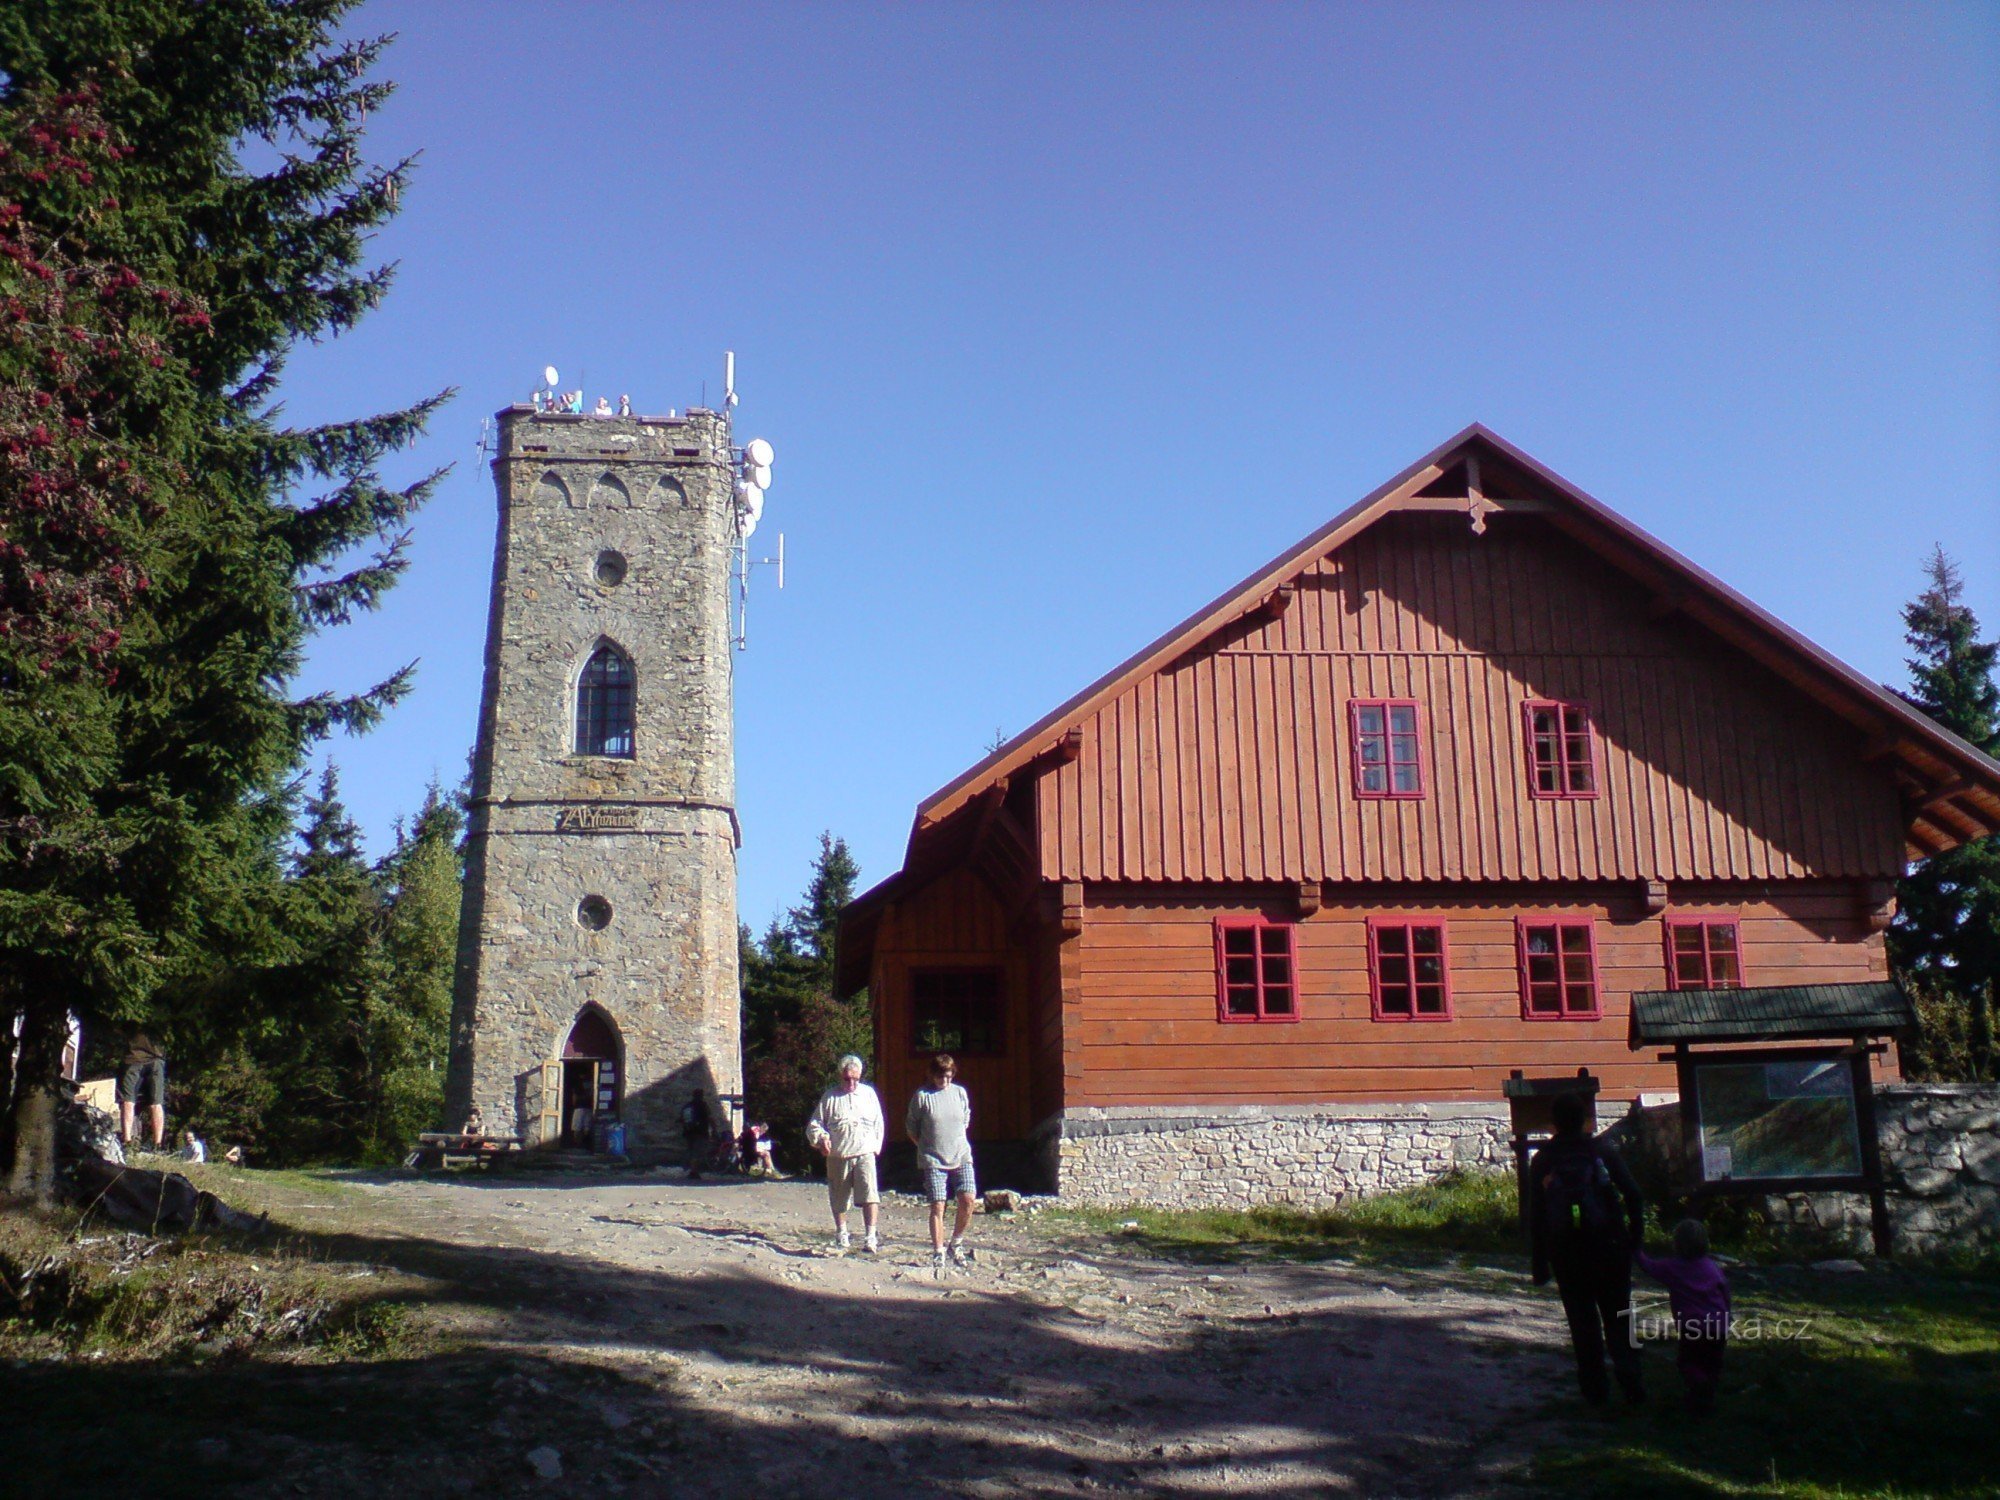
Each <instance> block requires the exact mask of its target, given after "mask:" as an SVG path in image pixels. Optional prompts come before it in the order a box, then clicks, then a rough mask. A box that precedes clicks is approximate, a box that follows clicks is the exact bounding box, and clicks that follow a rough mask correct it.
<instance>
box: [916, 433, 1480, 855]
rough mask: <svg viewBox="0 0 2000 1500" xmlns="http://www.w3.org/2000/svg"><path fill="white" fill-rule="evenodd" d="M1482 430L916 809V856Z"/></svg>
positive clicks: (1449, 446) (1438, 469)
mask: <svg viewBox="0 0 2000 1500" xmlns="http://www.w3.org/2000/svg"><path fill="white" fill-rule="evenodd" d="M1482 430H1483V429H1480V428H1477V427H1473V428H1467V429H1466V431H1465V432H1463V433H1461V434H1459V435H1458V436H1457V437H1454V438H1453V439H1452V440H1451V441H1450V442H1447V443H1445V444H1443V445H1441V446H1440V447H1439V448H1437V449H1436V450H1434V451H1433V452H1431V453H1429V454H1426V455H1425V456H1424V457H1423V458H1420V459H1418V460H1417V462H1416V463H1414V464H1412V465H1411V466H1410V467H1409V468H1407V469H1405V470H1404V471H1403V472H1402V473H1400V474H1398V475H1397V476H1396V477H1395V478H1394V479H1391V480H1390V481H1389V482H1388V483H1387V484H1384V485H1382V486H1381V487H1380V488H1379V489H1377V490H1375V491H1374V492H1373V493H1372V494H1369V495H1367V496H1365V497H1364V498H1363V499H1361V500H1359V501H1357V502H1356V503H1355V504H1353V505H1351V506H1349V507H1348V508H1347V509H1346V510H1344V511H1342V512H1341V513H1340V514H1339V515H1337V516H1335V517H1334V518H1333V519H1332V520H1331V521H1329V522H1327V524H1326V525H1324V526H1322V527H1321V528H1320V529H1319V530H1318V531H1315V532H1314V533H1313V534H1312V535H1311V536H1310V537H1308V538H1306V540H1305V541H1303V542H1301V543H1300V544H1299V545H1297V546H1295V547H1292V548H1290V549H1288V550H1287V551H1286V552H1285V553H1284V554H1283V555H1282V556H1280V557H1277V558H1274V559H1273V560H1272V561H1271V562H1269V563H1267V564H1265V565H1264V566H1263V567H1261V568H1259V569H1258V570H1257V571H1256V572H1254V573H1252V574H1251V575H1250V576H1249V577H1247V578H1245V579H1244V580H1243V581H1242V582H1240V583H1238V584H1236V585H1235V586H1234V587H1232V588H1229V589H1226V590H1224V591H1223V592H1222V593H1221V594H1219V595H1217V596H1216V597H1215V598H1214V599H1212V600H1210V601H1209V602H1208V603H1207V604H1205V605H1203V606H1202V607H1201V608H1200V609H1198V610H1196V611H1195V612H1194V613H1193V614H1191V615H1189V616H1188V617H1187V618H1186V619H1185V620H1182V621H1181V622H1180V624H1178V625H1176V626H1174V627H1173V628H1172V629H1171V630H1169V631H1167V632H1166V633H1165V634H1164V635H1162V636H1160V637H1158V638H1157V639H1156V640H1154V641H1153V642H1152V643H1151V644H1150V645H1147V646H1144V647H1142V648H1141V649H1140V650H1139V651H1138V652H1136V653H1135V654H1134V655H1132V656H1130V657H1127V658H1126V659H1125V660H1124V661H1123V662H1121V663H1120V664H1119V665H1117V666H1115V667H1113V668H1112V669H1111V670H1110V671H1109V672H1107V673H1105V674H1104V675H1103V676H1102V677H1100V678H1098V679H1097V681H1095V682H1093V683H1091V684H1090V686H1088V687H1086V688H1084V689H1083V690H1082V691H1081V692H1079V693H1077V694H1076V695H1075V696H1073V697H1071V698H1070V699H1069V700H1068V701H1067V702H1065V703H1063V704H1062V705H1061V706H1060V707H1059V708H1057V709H1055V710H1054V711H1053V712H1051V713H1048V714H1045V715H1043V716H1042V717H1041V718H1040V719H1037V720H1036V721H1035V722H1034V723H1033V724H1031V725H1030V726H1028V728H1026V729H1024V730H1022V731H1021V733H1019V734H1017V735H1015V736H1014V738H1013V739H1011V740H1009V741H1007V743H1006V744H1004V745H1002V746H1001V747H1000V748H999V749H997V750H995V751H994V752H993V753H992V754H991V755H989V756H987V757H986V758H985V759H984V760H982V761H980V762H979V763H977V764H976V765H974V766H971V767H970V768H968V769H967V770H966V771H965V772H963V773H962V774H961V775H959V776H957V777H955V778H954V779H953V780H951V781H949V782H947V783H946V784H945V785H944V786H942V787H940V788H938V790H937V791H935V792H933V793H931V795H930V796H928V797H926V798H925V799H924V800H923V802H921V803H920V804H918V807H917V820H916V826H915V827H914V828H913V829H911V832H910V841H911V848H912V849H913V850H914V849H915V847H916V843H917V841H918V839H919V837H920V836H922V835H923V834H925V833H926V832H927V831H928V830H929V829H930V828H932V827H934V826H936V825H937V824H939V823H941V822H943V821H944V820H945V819H946V818H949V817H950V816H951V815H952V814H953V813H955V812H957V811H958V810H959V809H960V808H961V807H963V806H964V805H965V804H966V802H967V801H969V800H970V799H971V798H972V797H974V796H975V795H977V793H978V792H979V790H980V789H981V787H982V786H984V785H985V784H986V783H987V782H990V781H992V780H994V779H995V778H998V777H1003V776H1010V775H1012V774H1014V773H1015V772H1017V771H1019V770H1021V769H1022V768H1023V767H1025V766H1026V765H1028V764H1029V763H1030V762H1031V761H1034V760H1036V759H1038V758H1039V757H1040V756H1042V755H1045V754H1049V753H1051V752H1053V751H1058V750H1059V749H1060V746H1061V742H1062V740H1063V737H1064V735H1065V734H1066V733H1067V732H1068V730H1070V729H1071V728H1073V727H1075V722H1076V721H1077V720H1079V719H1081V718H1084V717H1086V716H1087V715H1088V713H1089V712H1090V710H1091V709H1092V708H1093V707H1094V706H1095V705H1096V704H1097V703H1098V702H1099V701H1101V700H1104V699H1107V698H1110V697H1113V696H1115V695H1116V694H1118V693H1120V692H1123V691H1124V690H1125V689H1126V688H1127V687H1129V686H1131V684H1133V683H1134V682H1137V681H1138V680H1139V679H1140V678H1142V677H1145V676H1147V675H1148V674H1150V673H1152V672H1154V671H1156V670H1158V669H1159V668H1160V667H1163V666H1165V665H1166V664H1167V663H1169V662H1171V661H1172V660H1173V659H1174V658H1175V657H1177V656H1179V655H1180V654H1181V653H1182V652H1184V651H1186V650H1188V649H1189V648H1190V647H1192V646H1194V645H1197V644H1198V643H1199V642H1201V641H1202V640H1203V639H1205V638H1206V637H1207V636H1209V635H1210V634H1212V633H1213V632H1214V631H1215V629H1216V627H1217V626H1218V625H1220V624H1223V623H1226V622H1228V621H1230V620H1233V619H1235V618H1236V617H1237V616H1239V615H1244V614H1248V613H1250V612H1251V611H1253V610H1255V609H1258V608H1259V607H1260V606H1262V605H1263V604H1264V602H1265V600H1266V599H1267V598H1268V597H1269V596H1270V595H1271V594H1272V593H1273V592H1275V591H1276V589H1277V588H1278V586H1279V585H1280V584H1281V583H1283V582H1285V581H1286V579H1287V578H1288V577H1289V576H1290V575H1291V574H1292V573H1294V572H1296V571H1297V570H1298V568H1299V567H1300V566H1301V565H1302V564H1303V563H1304V562H1305V561H1306V560H1308V559H1310V558H1312V557H1314V556H1318V555H1321V554H1324V553H1327V552H1331V551H1332V550H1333V549H1334V548H1336V547H1339V546H1340V545H1342V544H1343V543H1344V542H1346V541H1347V540H1348V539H1349V538H1350V537H1353V536H1355V535H1357V534H1358V533H1360V532H1361V531H1363V530H1365V529H1366V528H1367V527H1368V526H1369V525H1371V524H1373V522H1374V521H1375V520H1376V519H1377V518H1378V517H1380V516H1381V515H1383V514H1385V513H1387V512H1388V511H1390V510H1392V509H1395V508H1396V506H1395V502H1396V501H1398V500H1400V499H1404V498H1407V497H1409V496H1412V495H1414V494H1415V492H1416V491H1418V490H1420V489H1422V488H1424V487H1425V486H1426V485H1428V484H1430V483H1431V482H1432V481H1434V480H1435V479H1437V478H1438V477H1439V476H1440V475H1441V474H1443V473H1444V471H1445V469H1446V467H1447V465H1446V464H1444V463H1442V462H1440V460H1441V459H1442V458H1443V457H1444V456H1445V455H1448V454H1450V453H1452V452H1453V451H1455V450H1456V449H1457V448H1459V447H1461V446H1463V444H1464V443H1465V441H1466V440H1467V439H1468V438H1469V437H1470V436H1472V435H1473V434H1474V433H1476V432H1479V431H1482ZM1456 504H1457V507H1458V508H1459V509H1461V510H1462V509H1463V508H1464V505H1465V502H1463V501H1458V502H1456Z"/></svg>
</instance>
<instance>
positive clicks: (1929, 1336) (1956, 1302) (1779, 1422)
mask: <svg viewBox="0 0 2000 1500" xmlns="http://www.w3.org/2000/svg"><path fill="white" fill-rule="evenodd" d="M1734 1281H1735V1299H1736V1312H1737V1319H1738V1324H1739V1330H1740V1331H1745V1324H1746V1320H1748V1326H1749V1328H1750V1329H1759V1328H1770V1327H1772V1326H1773V1323H1774V1320H1777V1319H1785V1320H1788V1322H1789V1325H1790V1328H1791V1330H1792V1331H1794V1332H1799V1331H1800V1330H1801V1328H1802V1332H1800V1336H1798V1337H1796V1338H1792V1339H1777V1338H1769V1339H1759V1338H1751V1337H1740V1338H1738V1339H1737V1340H1736V1341H1734V1342H1733V1343H1732V1344H1731V1346H1730V1348H1729V1352H1728V1355H1727V1357H1726V1363H1725V1368H1724V1383H1723V1391H1722V1397H1721V1400H1720V1401H1719V1403H1718V1406H1717V1409H1716V1411H1715V1412H1714V1413H1713V1414H1712V1415H1710V1416H1708V1417H1705V1418H1700V1419H1695V1418H1690V1417H1688V1416H1686V1415H1684V1414H1683V1412H1682V1411H1681V1409H1680V1406H1679V1396H1680V1380H1679V1376H1678V1374H1677V1373H1676V1371H1675V1370H1674V1368H1673V1360H1672V1354H1671V1345H1667V1346H1665V1347H1664V1348H1661V1349H1656V1350H1653V1351H1652V1352H1650V1353H1649V1356H1648V1362H1647V1377H1648V1388H1649V1392H1650V1395H1651V1398H1652V1399H1651V1401H1650V1402H1649V1404H1648V1405H1646V1406H1644V1407H1642V1408H1639V1409H1636V1410H1624V1411H1614V1412H1611V1413H1608V1414H1607V1415H1605V1416H1604V1417H1603V1418H1601V1419H1597V1420H1594V1421H1590V1422H1588V1423H1586V1424H1584V1425H1582V1426H1580V1427H1579V1428H1578V1430H1576V1431H1575V1432H1574V1433H1572V1435H1571V1436H1570V1438H1569V1439H1568V1440H1566V1441H1564V1442H1562V1443H1560V1444H1557V1445H1555V1446H1553V1447H1551V1448H1549V1449H1547V1450H1545V1451H1544V1452H1543V1453H1542V1454H1541V1456H1540V1457H1539V1458H1538V1459H1537V1460H1536V1461H1535V1463H1534V1465H1533V1468H1532V1471H1531V1474H1530V1476H1529V1487H1530V1488H1531V1489H1532V1490H1533V1492H1534V1493H1536V1494H1548V1495H1563V1496H1586V1497H1600V1496H1602V1497H1611V1496H1617V1497H1633V1500H1697V1497H1699V1500H1709V1497H1756V1500H1833V1497H1836V1496H1838V1497H1843V1500H1972V1497H1975V1496H1978V1497H1987V1496H1991V1495H1993V1494H1994V1493H1995V1492H1996V1487H2000V1435H1996V1434H2000V1289H1997V1288H1995V1287H1994V1286H1993V1285H1992V1284H1990V1283H1987V1282H1982V1281H1968V1280H1965V1279H1963V1278H1959V1277H1954V1276H1950V1275H1942V1274H1938V1273H1933V1272H1925V1271H1907V1270H1878V1271H1871V1272H1869V1273H1867V1274H1865V1275H1851V1274H1850V1275H1836V1274H1830V1273H1814V1272H1810V1271H1802V1270H1756V1269H1743V1270H1739V1271H1738V1272H1737V1273H1735V1276H1734Z"/></svg>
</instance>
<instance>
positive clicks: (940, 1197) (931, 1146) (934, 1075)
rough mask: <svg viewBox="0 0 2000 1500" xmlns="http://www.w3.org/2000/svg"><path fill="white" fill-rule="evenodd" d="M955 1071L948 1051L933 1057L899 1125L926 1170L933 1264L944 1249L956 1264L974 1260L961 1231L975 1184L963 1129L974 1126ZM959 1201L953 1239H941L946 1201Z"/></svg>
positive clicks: (968, 1217) (968, 1220) (941, 1260)
mask: <svg viewBox="0 0 2000 1500" xmlns="http://www.w3.org/2000/svg"><path fill="white" fill-rule="evenodd" d="M957 1071H958V1069H957V1066H956V1064H954V1063H953V1062H952V1058H951V1054H950V1053H949V1052H940V1053H938V1055H937V1056H936V1057H933V1058H932V1059H931V1071H930V1080H929V1081H928V1082H927V1083H926V1084H925V1085H924V1086H923V1087H922V1088H920V1089H918V1090H917V1091H916V1093H914V1094H912V1095H911V1096H910V1110H909V1114H908V1115H907V1116H906V1117H905V1119H904V1121H903V1128H904V1129H905V1130H907V1131H908V1132H909V1136H910V1140H911V1141H912V1142H913V1143H914V1144H915V1146H916V1148H917V1166H918V1167H919V1169H921V1171H922V1172H923V1174H924V1196H925V1197H926V1198H928V1199H929V1200H930V1205H931V1264H932V1265H934V1266H942V1265H943V1264H944V1262H945V1256H946V1255H947V1253H948V1254H949V1255H950V1256H951V1263H952V1264H953V1265H955V1266H962V1265H965V1264H966V1263H967V1262H968V1261H970V1260H971V1259H972V1251H971V1250H970V1249H968V1248H967V1246H966V1243H965V1231H966V1230H968V1229H970V1228H971V1227H972V1200H973V1199H974V1198H976V1197H977V1196H978V1195H979V1185H978V1183H977V1182H976V1181H975V1180H974V1178H973V1175H972V1142H971V1141H970V1140H969V1139H967V1137H966V1132H967V1131H968V1130H969V1129H971V1127H972V1100H971V1099H970V1098H968V1097H967V1095H966V1092H965V1090H964V1089H963V1088H962V1087H961V1086H959V1085H958V1084H956V1083H953V1082H952V1075H953V1074H954V1073H956V1072H957ZM948 1198H951V1199H956V1200H957V1202H958V1215H957V1218H956V1219H955V1220H954V1221H953V1224H952V1231H951V1243H950V1245H946V1244H945V1240H944V1205H945V1200H946V1199H948Z"/></svg>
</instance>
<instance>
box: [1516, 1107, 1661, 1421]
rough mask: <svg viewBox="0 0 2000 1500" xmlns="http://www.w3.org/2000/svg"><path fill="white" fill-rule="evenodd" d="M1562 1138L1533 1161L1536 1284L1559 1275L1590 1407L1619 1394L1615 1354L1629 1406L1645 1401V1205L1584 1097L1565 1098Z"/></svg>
mask: <svg viewBox="0 0 2000 1500" xmlns="http://www.w3.org/2000/svg"><path fill="white" fill-rule="evenodd" d="M1552 1112H1553V1114H1554V1116H1555V1127H1556V1131H1555V1138H1554V1139H1553V1140H1551V1141H1550V1142H1549V1143H1548V1144H1547V1145H1545V1146H1543V1147H1542V1148H1541V1149H1540V1150H1538V1151H1537V1152H1536V1153H1535V1155H1534V1158H1533V1159H1532V1160H1531V1161H1530V1162H1529V1163H1528V1229H1529V1236H1530V1238H1531V1240H1532V1243H1533V1251H1534V1275H1535V1285H1536V1286H1545V1285H1547V1283H1548V1280H1549V1277H1550V1275H1551V1274H1553V1275H1554V1277H1555V1283H1556V1291H1557V1292H1558V1293H1560V1294H1561V1296H1562V1305H1563V1313H1564V1315H1565V1316H1566V1317H1567V1318H1568V1319H1569V1337H1570V1343H1571V1344H1572V1345H1573V1346H1574V1347H1575V1350H1576V1376H1577V1380H1578V1382H1579V1383H1580V1384H1581V1385H1582V1387H1583V1399H1584V1400H1586V1401H1588V1402H1590V1403H1591V1404H1592V1405H1593V1406H1599V1405H1602V1404H1603V1403H1604V1402H1605V1400H1606V1399H1608V1398H1609V1396H1610V1394H1611V1382H1610V1380H1609V1379H1608V1378H1607V1377H1606V1375H1605V1370H1604V1362H1605V1356H1606V1355H1607V1354H1608V1355H1609V1356H1610V1360H1611V1369H1612V1371H1613V1373H1615V1374H1616V1375H1617V1377H1618V1388H1619V1389H1620V1390H1621V1391H1623V1392H1624V1393H1625V1399H1626V1401H1627V1402H1628V1403H1637V1402H1639V1401H1642V1400H1644V1399H1645V1388H1644V1386H1643V1385H1642V1384H1641V1383H1640V1379H1639V1346H1638V1344H1637V1342H1636V1341H1635V1340H1634V1339H1633V1337H1632V1250H1633V1247H1634V1246H1636V1245H1639V1244H1641V1243H1642V1242H1643V1241H1644V1238H1645V1226H1646V1219H1645V1205H1644V1204H1643V1203H1642V1202H1641V1200H1640V1197H1639V1184H1638V1183H1636V1182H1634V1181H1633V1180H1632V1173H1631V1172H1630V1170H1628V1169H1627V1167H1626V1165H1625V1163H1624V1161H1623V1160H1622V1159H1621V1158H1620V1157H1619V1155H1618V1152H1617V1151H1616V1150H1615V1149H1614V1148H1613V1147H1611V1146H1610V1145H1608V1144H1606V1143H1605V1142H1603V1141H1600V1140H1597V1139H1595V1138H1593V1137H1592V1136H1591V1134H1590V1133H1589V1131H1588V1130H1587V1129H1586V1128H1585V1126H1586V1123H1587V1121H1588V1120H1589V1118H1590V1106H1589V1104H1588V1103H1587V1102H1586V1101H1585V1099H1584V1098H1583V1096H1582V1095H1581V1094H1562V1095H1558V1096H1557V1098H1556V1100H1555V1103H1554V1105H1553V1106H1552Z"/></svg>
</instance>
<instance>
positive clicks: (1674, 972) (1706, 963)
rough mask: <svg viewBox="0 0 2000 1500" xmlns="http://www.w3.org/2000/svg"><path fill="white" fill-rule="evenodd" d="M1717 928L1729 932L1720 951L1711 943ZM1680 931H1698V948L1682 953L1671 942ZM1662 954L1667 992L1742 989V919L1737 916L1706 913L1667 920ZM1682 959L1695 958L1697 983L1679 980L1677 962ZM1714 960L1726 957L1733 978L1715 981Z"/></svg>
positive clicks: (1717, 946) (1718, 946) (1716, 945)
mask: <svg viewBox="0 0 2000 1500" xmlns="http://www.w3.org/2000/svg"><path fill="white" fill-rule="evenodd" d="M1718 927H1727V928H1728V929H1729V944H1728V947H1727V948H1726V949H1724V948H1722V947H1721V946H1720V945H1718V944H1717V943H1716V941H1715V936H1714V933H1715V929H1716V928H1718ZM1681 932H1698V933H1699V934H1700V935H1701V946H1700V947H1699V948H1698V949H1688V950H1683V949H1682V948H1681V947H1680V946H1679V945H1678V944H1677V943H1676V942H1675V934H1676V933H1681ZM1666 953H1667V988H1668V989H1670V990H1740V989H1742V988H1743V985H1744V979H1743V919H1742V918H1741V917H1736V916H1731V915H1727V914H1706V913H1703V914H1693V915H1687V916H1678V917H1668V918H1667V920H1666ZM1684 956H1693V957H1696V958H1697V959H1698V961H1699V962H1700V964H1701V974H1702V977H1701V982H1700V983H1698V984H1697V983H1693V982H1691V981H1683V980H1682V978H1681V966H1680V960H1681V958H1682V957H1684ZM1718 957H1726V958H1727V960H1728V961H1729V962H1730V963H1733V964H1734V965H1735V967H1736V973H1735V976H1734V977H1733V978H1728V979H1724V980H1722V981H1720V982H1717V980H1716V977H1715V961H1716V959H1717V958H1718Z"/></svg>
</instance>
